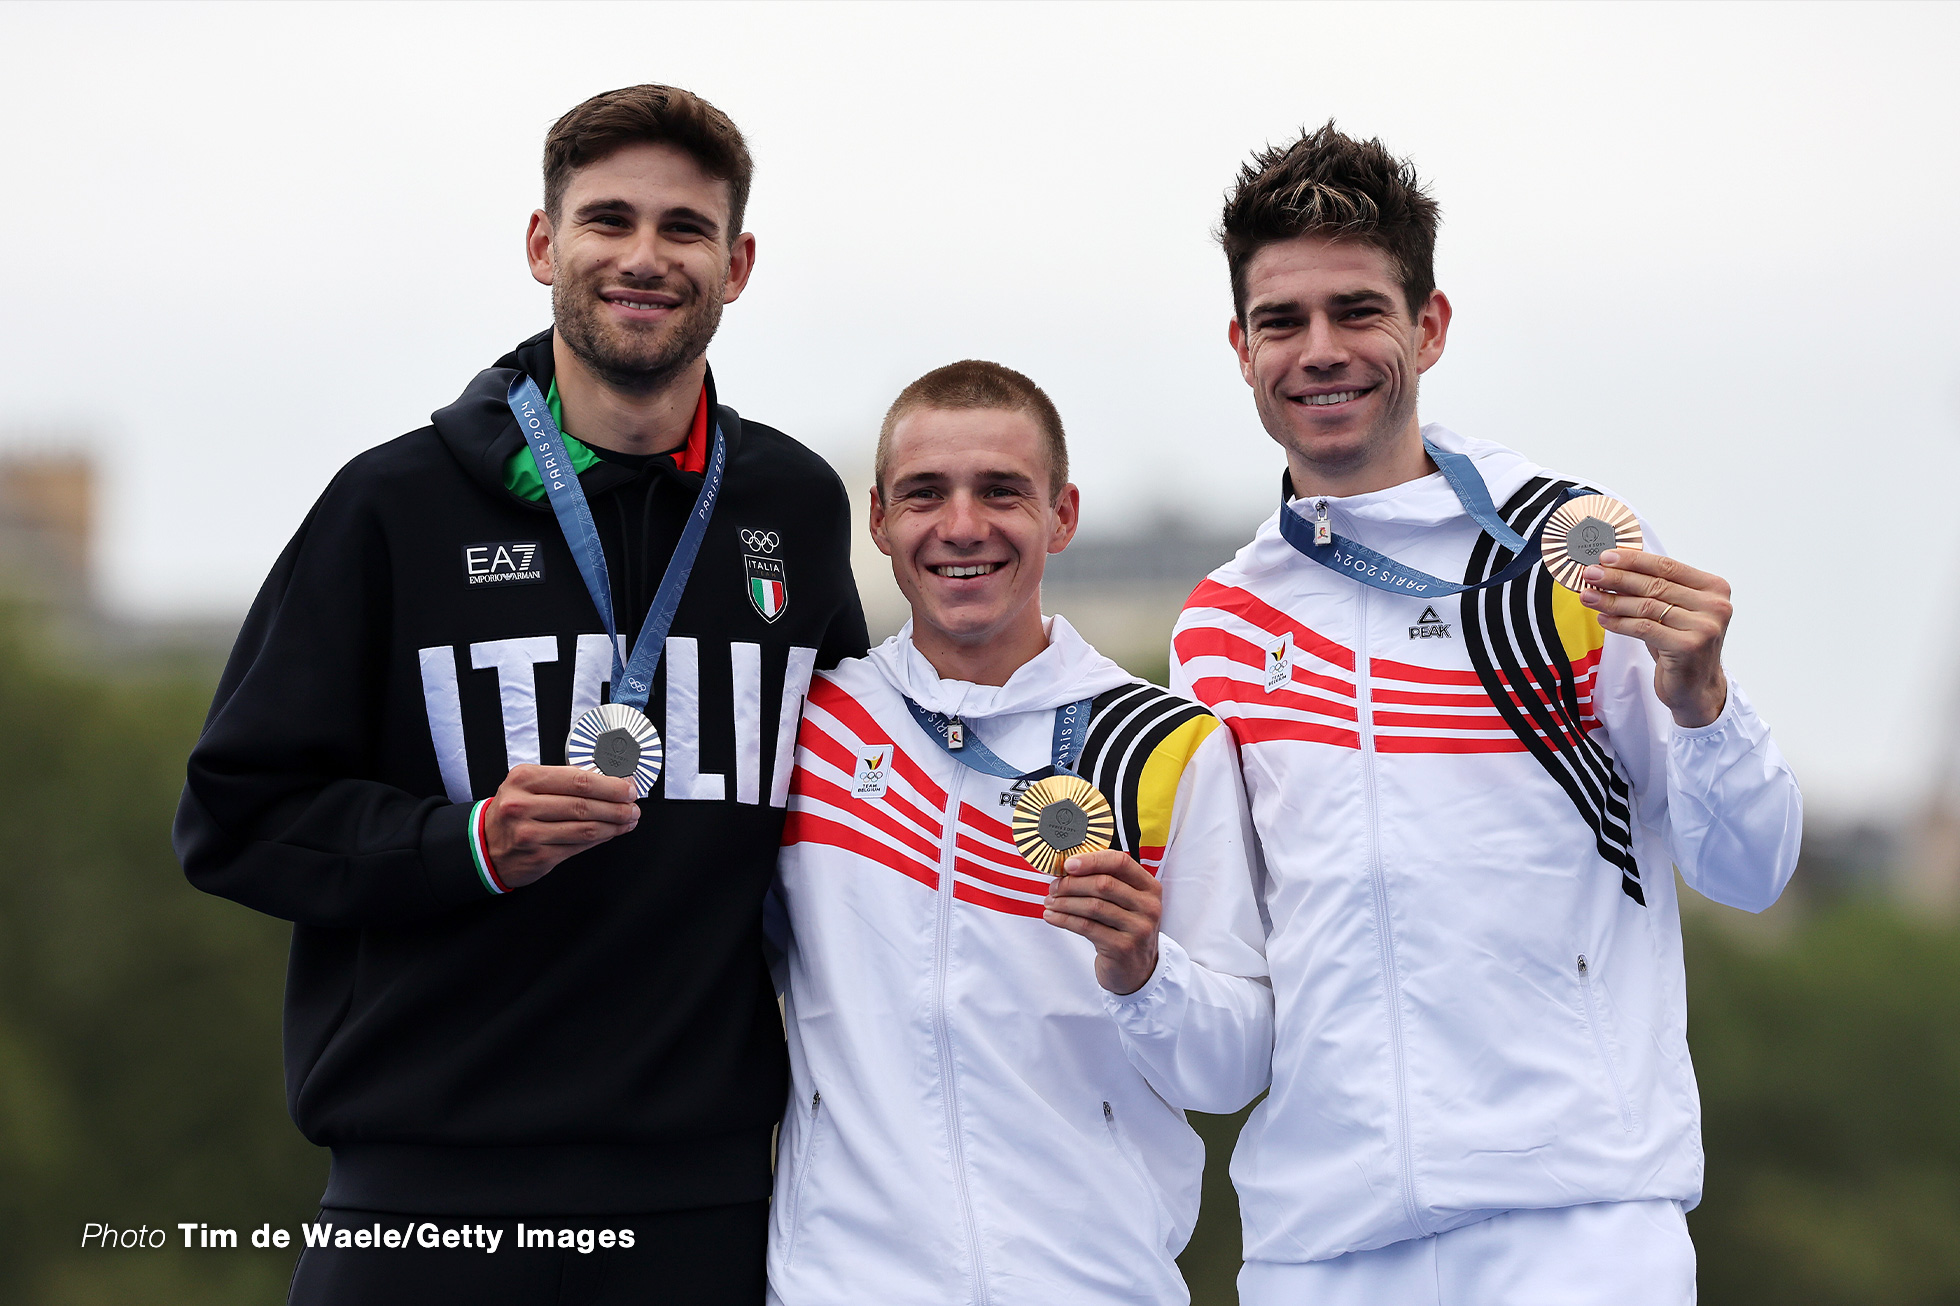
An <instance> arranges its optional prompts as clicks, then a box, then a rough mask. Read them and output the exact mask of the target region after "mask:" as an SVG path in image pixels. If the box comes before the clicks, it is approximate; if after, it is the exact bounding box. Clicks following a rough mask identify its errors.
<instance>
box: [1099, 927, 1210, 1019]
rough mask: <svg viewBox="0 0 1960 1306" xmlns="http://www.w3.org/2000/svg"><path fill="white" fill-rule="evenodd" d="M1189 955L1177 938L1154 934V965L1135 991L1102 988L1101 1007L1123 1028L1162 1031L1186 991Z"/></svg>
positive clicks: (1189, 966)
mask: <svg viewBox="0 0 1960 1306" xmlns="http://www.w3.org/2000/svg"><path fill="white" fill-rule="evenodd" d="M1190 968H1191V958H1190V957H1189V955H1188V954H1186V952H1185V951H1184V949H1183V947H1182V946H1181V945H1180V944H1179V943H1178V941H1177V940H1176V939H1173V938H1172V937H1171V936H1170V935H1168V934H1160V935H1158V936H1157V969H1155V970H1153V971H1151V972H1150V978H1149V979H1147V980H1145V981H1144V982H1143V986H1142V987H1141V988H1139V989H1138V990H1137V991H1136V992H1134V993H1111V992H1109V991H1108V990H1104V992H1103V1008H1104V1010H1106V1011H1108V1012H1109V1014H1110V1015H1111V1016H1114V1017H1115V1018H1116V1023H1117V1025H1118V1026H1119V1027H1121V1028H1122V1029H1124V1030H1126V1031H1128V1032H1129V1033H1131V1034H1133V1035H1135V1036H1137V1037H1140V1038H1149V1037H1151V1036H1153V1035H1161V1034H1163V1033H1164V1032H1166V1031H1167V1030H1168V1029H1170V1028H1171V1027H1172V1026H1173V1025H1174V1024H1175V1022H1174V1021H1173V1020H1172V1019H1170V1014H1171V1013H1170V1009H1171V1007H1172V1006H1173V1005H1174V1004H1175V1002H1176V1001H1177V999H1178V998H1180V997H1182V996H1183V995H1184V993H1185V991H1186V988H1187V985H1186V984H1185V982H1184V981H1185V977H1186V975H1187V974H1188V973H1189V971H1190Z"/></svg>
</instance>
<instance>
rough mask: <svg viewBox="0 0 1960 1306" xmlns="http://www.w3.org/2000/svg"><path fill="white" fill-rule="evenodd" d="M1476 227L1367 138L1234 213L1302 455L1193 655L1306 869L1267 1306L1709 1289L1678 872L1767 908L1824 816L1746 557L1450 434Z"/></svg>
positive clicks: (1273, 850) (1256, 1275)
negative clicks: (1460, 316) (1691, 553)
mask: <svg viewBox="0 0 1960 1306" xmlns="http://www.w3.org/2000/svg"><path fill="white" fill-rule="evenodd" d="M1436 224H1437V206H1436V204H1435V202H1434V201H1433V200H1431V199H1430V198H1429V196H1428V195H1427V194H1425V193H1424V191H1423V189H1422V187H1421V185H1420V183H1419V182H1418V181H1417V179H1416V176H1415V174H1414V172H1413V170H1412V169H1411V168H1410V167H1409V165H1408V164H1406V163H1404V162H1401V161H1399V160H1397V159H1395V158H1394V157H1393V156H1392V155H1390V154H1389V153H1388V152H1387V151H1386V150H1385V149H1383V147H1382V145H1381V143H1380V142H1379V141H1366V142H1362V141H1356V140H1353V139H1350V138H1349V137H1346V136H1344V135H1342V134H1341V133H1340V132H1338V131H1337V130H1335V129H1334V127H1333V125H1332V124H1331V123H1330V124H1329V125H1328V126H1326V127H1324V128H1322V129H1320V130H1318V131H1315V132H1312V133H1309V134H1307V135H1306V136H1304V137H1302V138H1301V139H1300V140H1298V141H1296V142H1294V143H1292V144H1290V145H1288V146H1285V147H1282V148H1274V149H1270V150H1266V151H1262V152H1261V153H1260V154H1259V155H1258V156H1256V157H1255V158H1254V159H1253V161H1252V162H1251V163H1250V164H1249V165H1247V167H1246V168H1245V169H1244V171H1243V172H1242V173H1241V174H1240V178H1239V184H1238V185H1237V187H1236V188H1235V189H1234V191H1233V193H1232V195H1231V197H1230V199H1229V200H1228V202H1227V205H1226V208H1225V214H1224V221H1223V224H1222V231H1221V234H1222V237H1223V241H1224V245H1225V254H1226V260H1227V263H1228V266H1229V268H1230V271H1231V276H1232V290H1233V298H1234V308H1235V314H1234V317H1233V320H1232V323H1231V327H1230V337H1231V343H1232V346H1233V348H1234V350H1235V351H1236V353H1237V355H1238V359H1239V364H1240V368H1241V370H1242V372H1243V374H1244V377H1245V380H1246V382H1247V384H1248V385H1249V386H1250V387H1251V388H1252V391H1253V398H1254V403H1255V406H1256V408H1257V410H1258V413H1259V418H1260V422H1261V424H1262V425H1263V426H1264V427H1265V428H1266V431H1267V433H1268V434H1269V435H1270V436H1271V437H1272V438H1273V439H1274V440H1275V441H1276V442H1277V443H1278V444H1279V445H1280V446H1281V447H1282V448H1283V449H1284V450H1285V453H1286V462H1287V484H1286V487H1285V490H1284V492H1283V495H1282V505H1281V508H1280V510H1279V512H1278V513H1277V514H1276V515H1275V516H1274V517H1273V518H1272V519H1271V520H1269V521H1268V522H1267V523H1266V524H1265V526H1263V527H1262V528H1261V529H1260V531H1259V533H1258V535H1257V536H1256V537H1255V538H1254V539H1253V541H1252V542H1251V543H1250V544H1249V545H1247V546H1246V547H1245V548H1244V549H1242V550H1241V551H1240V552H1239V554H1238V556H1237V557H1236V558H1234V559H1233V560H1232V562H1230V563H1228V564H1227V565H1226V566H1224V567H1222V568H1220V569H1219V570H1218V571H1216V572H1214V573H1213V574H1212V575H1211V576H1210V577H1209V578H1208V579H1207V580H1206V581H1205V582H1204V583H1203V584H1201V585H1200V586H1199V587H1198V589H1197V590H1196V591H1195V592H1194V593H1193V594H1192V596H1191V598H1190V599H1189V600H1188V601H1187V604H1186V607H1185V611H1184V614H1183V616H1182V617H1181V618H1180V620H1179V622H1178V626H1177V630H1176V633H1175V635H1174V637H1173V649H1172V671H1171V679H1172V686H1173V688H1176V689H1179V690H1181V691H1184V692H1189V693H1190V694H1191V695H1192V696H1193V697H1195V698H1196V699H1198V700H1199V701H1200V702H1202V703H1204V704H1205V705H1206V706H1208V707H1210V708H1211V709H1212V710H1213V711H1214V712H1217V713H1218V714H1219V716H1220V717H1222V718H1224V720H1225V722H1226V724H1227V725H1228V726H1229V727H1230V729H1231V731H1232V733H1233V735H1234V737H1235V738H1236V739H1237V741H1238V743H1239V746H1240V752H1241V760H1242V764H1243V767H1244V775H1245V779H1246V789H1247V795H1248V798H1249V800H1250V802H1251V806H1252V811H1253V817H1254V821H1255V823H1256V825H1257V828H1258V833H1259V839H1260V844H1261V848H1262V850H1263V858H1264V864H1265V869H1266V881H1265V888H1264V904H1265V909H1266V915H1267V918H1268V919H1269V921H1270V926H1271V929H1270V934H1269V937H1268V939H1267V955H1268V958H1269V960H1270V963H1271V975H1272V980H1273V988H1274V994H1275V1002H1276V1005H1277V1010H1278V1017H1277V1020H1276V1022H1275V1023H1276V1035H1277V1040H1276V1046H1275V1048H1274V1053H1273V1083H1272V1092H1271V1094H1270V1095H1269V1096H1268V1097H1267V1098H1266V1100H1265V1101H1264V1102H1262V1103H1261V1104H1260V1105H1259V1107H1258V1109H1257V1110H1255V1111H1254V1113H1253V1115H1252V1118H1251V1120H1250V1122H1249V1123H1248V1124H1247V1126H1246V1129H1245V1131H1244V1134H1243V1135H1242V1136H1241V1138H1240V1141H1239V1145H1238V1149H1237V1151H1236V1153H1235V1155H1234V1157H1233V1161H1232V1177H1233V1180H1234V1182H1235V1183H1236V1185H1237V1187H1238V1191H1239V1201H1240V1209H1241V1212H1242V1214H1243V1218H1244V1221H1245V1250H1246V1264H1245V1268H1244V1270H1243V1271H1242V1273H1241V1275H1240V1279H1239V1291H1240V1299H1241V1300H1242V1301H1243V1302H1245V1303H1247V1306H1297V1304H1304V1303H1312V1304H1313V1306H1383V1304H1385V1303H1394V1306H1497V1304H1499V1303H1502V1306H1636V1304H1638V1306H1684V1304H1685V1303H1688V1302H1691V1301H1693V1300H1694V1296H1695V1283H1694V1250H1693V1247H1692V1246H1691V1245H1690V1243H1689V1240H1688V1233H1687V1227H1686V1222H1685V1220H1684V1218H1683V1217H1684V1212H1685V1210H1686V1209H1687V1208H1689V1207H1691V1206H1693V1205H1694V1203H1695V1202H1696V1201H1697V1200H1699V1198H1700V1195H1701V1184H1702V1155H1701V1138H1700V1118H1699V1107H1698V1104H1697V1102H1696V1097H1695V1084H1694V1074H1693V1071H1692V1069H1691V1067H1690V1065H1689V1061H1688V1045H1687V1028H1686V1012H1685V1002H1684V998H1683V978H1682V961H1681V933H1680V923H1679V916H1678V907H1677V903H1676V900H1675V877H1674V869H1675V868H1677V867H1678V868H1679V870H1680V873H1681V876H1682V878H1683V879H1684V880H1686V882H1687V883H1688V884H1689V885H1690V886H1691V887H1692V888H1694V889H1695V890H1697V891H1698V892H1701V893H1703V894H1706V895H1708V896H1709V897H1711V898H1714V899H1715V900H1717V901H1719V902H1724V903H1729V904H1731V905H1734V906H1737V907H1742V908H1745V909H1747V910H1751V911H1760V910H1762V909H1763V908H1764V907H1766V906H1768V905H1769V904H1770V903H1771V902H1773V901H1775V899H1776V896H1777V894H1778V893H1779V892H1780V891H1781V889H1782V887H1783V885H1784V883H1785V882H1786V881H1787V880H1788V878H1789V876H1790V872H1791V870H1792V868H1793V867H1794V865H1795V862H1796V854H1797V843H1798V838H1799V832H1800V829H1801V823H1802V802H1801V799H1800V797H1799V795H1798V792H1797V786H1796V781H1795V779H1794V778H1793V777H1792V776H1791V774H1790V770H1789V768H1788V767H1787V766H1786V765H1785V764H1784V762H1783V759H1782V756H1781V755H1780V754H1779V753H1778V751H1777V749H1776V745H1775V743H1774V742H1773V741H1772V740H1771V739H1770V737H1769V729H1768V727H1767V726H1766V725H1765V724H1764V723H1763V721H1762V720H1761V719H1760V718H1759V717H1758V716H1757V715H1756V713H1755V712H1754V710H1753V709H1752V708H1751V707H1750V705H1749V702H1748V700H1747V699H1746V698H1745V697H1744V696H1743V694H1742V691H1741V689H1740V688H1739V687H1738V686H1737V685H1736V684H1735V683H1734V682H1733V681H1732V680H1730V679H1729V677H1728V676H1727V674H1726V672H1725V671H1724V668H1723V665H1722V656H1721V655H1722V640H1723V636H1724V634H1725V633H1726V631H1727V628H1728V624H1729V619H1730V616H1731V614H1732V611H1733V608H1732V605H1731V602H1730V596H1729V588H1728V585H1727V584H1726V583H1725V582H1724V581H1723V580H1722V579H1721V578H1720V577H1718V576H1714V575H1711V574H1709V573H1707V572H1704V571H1701V570H1699V569H1697V568H1694V567H1691V566H1688V565H1686V564H1685V563H1682V562H1680V561H1679V560H1677V559H1674V558H1670V557H1667V556H1665V554H1664V552H1663V551H1662V549H1661V546H1660V544H1659V542H1658V541H1657V540H1656V539H1655V538H1654V534H1653V531H1652V529H1651V527H1649V526H1647V525H1645V524H1644V523H1642V522H1641V521H1640V520H1639V519H1638V518H1637V517H1636V515H1635V514H1634V513H1633V512H1632V511H1631V510H1629V509H1628V508H1627V507H1626V506H1625V505H1624V504H1621V503H1619V502H1617V501H1616V500H1614V499H1612V498H1610V497H1609V496H1607V495H1605V494H1603V493H1601V492H1600V491H1599V490H1598V489H1597V487H1594V486H1592V485H1588V484H1586V483H1584V482H1581V481H1577V480H1574V479H1571V478H1569V477H1565V476H1561V475H1559V474H1558V473H1556V472H1553V471H1550V470H1548V469H1546V468H1543V467H1540V466H1538V465H1537V464H1536V463H1534V462H1533V461H1532V460H1530V459H1529V458H1527V457H1525V456H1523V455H1521V454H1518V453H1516V452H1513V451H1512V450H1510V449H1507V448H1504V447H1503V446H1501V445H1498V444H1495V443H1492V442H1491V441H1488V440H1479V439H1473V438H1468V437H1465V436H1462V435H1458V434H1456V433H1454V432H1452V431H1449V430H1446V429H1444V428H1443V427H1441V426H1434V425H1431V426H1424V425H1421V424H1420V423H1419V421H1418V420H1417V416H1416V388H1417V378H1418V377H1419V376H1420V375H1421V374H1422V373H1423V372H1424V371H1426V370H1427V369H1428V368H1429V367H1431V366H1432V365H1434V364H1435V363H1436V362H1437V361H1438V360H1439V359H1440V358H1441V357H1442V355H1443V347H1444V343H1445V340H1446V338H1447V335H1448V331H1449V325H1450V314H1451V307H1450V303H1449V300H1448V299H1447V298H1446V297H1445V296H1444V295H1443V294H1442V292H1441V291H1439V290H1438V289H1437V288H1436V285H1435V278H1434V272H1433V267H1432V257H1433V251H1434V246H1435V235H1436ZM1658 416H1659V414H1657V417H1658ZM1541 562H1542V565H1540V564H1541Z"/></svg>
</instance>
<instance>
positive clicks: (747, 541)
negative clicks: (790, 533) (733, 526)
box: [742, 530, 782, 553]
mask: <svg viewBox="0 0 1960 1306" xmlns="http://www.w3.org/2000/svg"><path fill="white" fill-rule="evenodd" d="M781 543H782V540H780V539H778V538H777V536H776V532H774V531H750V530H745V531H743V532H742V547H743V548H745V549H750V550H753V551H754V552H756V553H774V552H775V551H776V546H777V545H779V544H781Z"/></svg>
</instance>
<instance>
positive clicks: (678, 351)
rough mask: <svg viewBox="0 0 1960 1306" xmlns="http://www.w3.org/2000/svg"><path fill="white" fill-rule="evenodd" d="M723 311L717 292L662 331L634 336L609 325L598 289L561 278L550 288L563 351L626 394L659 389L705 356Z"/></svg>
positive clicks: (683, 310) (694, 301) (691, 303)
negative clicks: (565, 349)
mask: <svg viewBox="0 0 1960 1306" xmlns="http://www.w3.org/2000/svg"><path fill="white" fill-rule="evenodd" d="M663 289H671V287H663ZM721 309H722V302H721V288H720V287H716V289H715V292H714V293H713V294H694V295H692V296H691V297H690V298H689V299H688V300H687V302H685V303H683V304H682V305H681V306H680V308H679V309H678V310H677V311H676V312H675V313H674V314H673V315H672V316H671V317H669V318H668V319H667V321H666V322H664V323H661V324H660V325H659V326H656V327H653V328H651V329H649V330H645V331H632V330H626V329H622V328H620V327H618V326H617V325H616V324H613V323H609V322H607V321H606V320H605V318H604V317H603V316H602V314H603V313H604V311H605V306H604V301H603V300H601V299H600V298H599V296H598V293H597V290H596V288H595V287H594V286H592V285H590V284H588V283H585V282H579V283H577V284H572V283H570V282H569V281H566V280H564V279H561V280H559V281H557V282H554V283H553V285H552V287H551V315H552V321H553V326H554V329H555V330H556V331H557V333H558V335H559V337H560V338H561V339H562V340H564V342H565V347H566V348H568V349H570V350H571V351H572V356H573V357H574V358H576V359H578V360H579V362H581V363H583V364H585V366H586V367H587V368H588V369H590V370H591V372H592V374H593V375H594V376H596V377H598V378H599V379H600V380H601V381H602V382H604V383H605V384H606V385H608V386H610V387H611V388H612V389H614V390H619V391H622V392H625V393H628V394H640V395H644V394H652V393H653V392H655V391H657V390H660V389H661V388H663V387H665V386H666V385H667V384H669V383H670V382H671V381H673V379H674V378H675V377H677V376H679V375H680V374H681V373H682V372H684V371H686V370H687V369H688V368H689V367H690V366H692V365H693V363H694V361H695V360H696V359H698V358H700V357H701V356H702V355H703V354H705V353H707V352H708V342H709V341H711V340H713V339H714V337H715V331H716V330H717V329H718V328H719V327H720V326H721Z"/></svg>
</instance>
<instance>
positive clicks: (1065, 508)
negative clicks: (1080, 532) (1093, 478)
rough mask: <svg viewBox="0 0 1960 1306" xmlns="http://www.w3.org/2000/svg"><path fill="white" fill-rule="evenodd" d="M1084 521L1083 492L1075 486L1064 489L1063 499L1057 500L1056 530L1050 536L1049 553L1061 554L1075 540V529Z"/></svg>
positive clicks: (1069, 485) (1071, 485) (1064, 487)
mask: <svg viewBox="0 0 1960 1306" xmlns="http://www.w3.org/2000/svg"><path fill="white" fill-rule="evenodd" d="M1081 519H1082V491H1080V490H1078V489H1076V488H1075V486H1074V484H1073V483H1071V484H1068V485H1064V486H1063V487H1062V493H1061V497H1060V498H1058V499H1056V500H1055V529H1054V530H1053V531H1051V532H1050V533H1049V536H1048V551H1049V552H1050V553H1060V552H1061V551H1062V550H1063V549H1066V548H1067V547H1068V542H1069V541H1070V540H1072V539H1074V538H1075V528H1076V526H1077V525H1078V524H1079V523H1080V522H1081Z"/></svg>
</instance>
